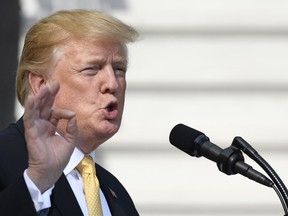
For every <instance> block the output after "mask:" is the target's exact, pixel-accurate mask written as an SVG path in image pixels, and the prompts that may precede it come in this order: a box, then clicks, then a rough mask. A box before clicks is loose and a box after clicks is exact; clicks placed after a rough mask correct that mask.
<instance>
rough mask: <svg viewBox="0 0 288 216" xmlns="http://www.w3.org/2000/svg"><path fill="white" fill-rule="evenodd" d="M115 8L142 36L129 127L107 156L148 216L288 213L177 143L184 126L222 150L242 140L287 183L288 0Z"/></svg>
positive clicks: (207, 0)
mask: <svg viewBox="0 0 288 216" xmlns="http://www.w3.org/2000/svg"><path fill="white" fill-rule="evenodd" d="M88 2H89V1H88ZM97 2H100V3H101V1H97ZM113 2H114V3H115V1H112V0H110V1H106V4H107V5H108V6H107V5H106V6H105V8H104V7H102V9H103V8H104V9H105V10H107V11H108V12H109V13H111V14H112V15H115V16H117V17H118V18H120V19H122V20H123V21H126V22H128V23H130V24H132V25H134V26H135V27H137V28H138V29H139V30H140V32H141V33H142V39H141V40H140V41H139V42H138V43H137V44H134V45H132V46H131V47H130V68H129V71H128V78H127V79H128V91H127V100H126V107H125V113H124V122H123V125H122V128H121V130H120V132H119V133H118V134H117V135H116V136H115V137H114V138H112V139H111V140H110V141H109V142H108V143H106V144H105V145H103V146H101V148H100V149H99V153H98V160H99V161H100V163H102V164H103V165H104V166H105V167H106V168H108V169H109V170H110V171H112V172H113V173H114V174H115V175H116V176H117V177H118V178H119V179H120V180H121V181H122V183H123V184H124V185H125V186H126V187H127V189H128V191H129V192H130V194H131V196H132V197H133V199H134V201H135V204H136V206H137V207H138V209H139V212H140V214H141V215H142V216H161V215H170V216H172V215H173V216H184V215H199V216H200V215H201V216H206V215H207V216H208V215H211V216H212V215H236V216H238V215H239V216H240V215H241V216H243V215H247V216H248V215H249V216H250V215H251V216H252V215H253V216H254V215H267V216H268V215H269V216H270V215H271V216H272V215H284V212H283V209H282V207H281V204H280V201H279V199H278V197H277V195H276V193H275V192H274V191H273V189H271V188H267V187H264V186H262V185H259V184H257V183H254V182H252V181H250V180H248V179H246V178H244V177H242V176H239V175H235V176H227V175H225V174H223V173H221V172H219V171H218V169H217V166H216V164H214V163H213V162H211V161H208V160H207V159H204V158H199V159H196V158H191V157H189V156H188V155H186V154H184V153H182V152H180V151H179V150H177V149H176V148H175V147H173V146H172V145H171V144H169V141H168V137H169V133H170V130H171V129H172V127H173V126H174V125H176V124H177V123H180V122H182V123H185V124H187V125H189V126H191V127H194V128H196V129H198V130H201V131H203V132H205V133H206V135H207V136H209V137H210V139H211V141H213V142H214V143H217V144H218V145H220V146H222V147H223V148H224V147H228V146H229V145H230V144H231V143H232V140H233V138H234V137H235V136H242V137H243V138H244V139H245V140H247V141H248V142H249V143H250V144H251V145H253V146H254V147H255V148H256V149H257V150H258V152H259V153H260V154H261V155H262V156H263V157H264V158H265V159H266V160H267V161H268V162H269V163H270V165H271V166H272V167H273V168H274V169H275V170H276V171H277V173H278V174H279V176H280V177H281V178H282V180H283V181H284V182H288V173H287V171H286V170H287V168H286V164H287V163H288V157H287V153H288V147H287V140H288V133H287V132H286V131H287V124H286V122H287V120H288V112H287V110H288V87H287V86H288V85H287V84H288V73H287V71H288V63H287V60H286V59H287V57H288V49H287V48H288V13H287V9H288V2H287V1H284V0H282V1H281V0H279V1H272V0H261V1H260V0H241V1H240V0H234V1H228V0H201V1H200V0H181V1H171V0H153V1H152V0H145V1H144V0H138V1H132V0H126V1H121V2H122V3H123V5H124V6H123V7H120V9H119V8H118V9H115V8H113V7H112V6H113V4H112V3H113ZM94 3H95V2H94ZM102 3H103V2H102ZM109 4H110V7H109ZM99 7H100V9H101V4H100V6H99ZM245 158H246V160H247V163H249V164H250V165H252V166H253V167H254V168H256V169H258V170H259V171H262V170H261V168H259V167H258V166H257V165H256V164H255V163H254V162H253V161H251V160H249V159H248V157H247V156H245ZM262 172H263V171H262Z"/></svg>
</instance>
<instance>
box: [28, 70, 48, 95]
mask: <svg viewBox="0 0 288 216" xmlns="http://www.w3.org/2000/svg"><path fill="white" fill-rule="evenodd" d="M45 83H46V81H45V80H44V78H43V76H42V75H40V74H35V73H32V72H30V73H29V84H30V87H31V89H32V92H33V94H34V95H35V94H37V93H38V92H39V91H40V89H41V87H43V86H44V85H45Z"/></svg>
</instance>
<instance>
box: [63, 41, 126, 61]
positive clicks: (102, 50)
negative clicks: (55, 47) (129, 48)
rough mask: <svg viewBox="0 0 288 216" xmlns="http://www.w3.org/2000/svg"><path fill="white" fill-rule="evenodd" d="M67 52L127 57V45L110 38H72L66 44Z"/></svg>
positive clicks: (65, 51)
mask: <svg viewBox="0 0 288 216" xmlns="http://www.w3.org/2000/svg"><path fill="white" fill-rule="evenodd" d="M64 53H65V54H68V55H69V54H72V55H75V54H82V55H95V56H102V55H103V56H105V55H113V56H114V57H117V58H119V57H121V58H123V57H125V58H126V55H127V53H126V46H125V45H123V44H122V43H120V42H118V41H115V40H109V39H106V40H104V39H102V40H84V39H82V40H71V41H68V42H67V43H66V44H65V45H64Z"/></svg>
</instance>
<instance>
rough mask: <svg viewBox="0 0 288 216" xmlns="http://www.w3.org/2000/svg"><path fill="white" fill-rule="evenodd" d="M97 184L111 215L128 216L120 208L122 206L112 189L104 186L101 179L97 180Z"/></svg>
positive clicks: (106, 185) (104, 183)
mask: <svg viewBox="0 0 288 216" xmlns="http://www.w3.org/2000/svg"><path fill="white" fill-rule="evenodd" d="M98 178H99V177H98ZM99 182H100V187H101V190H102V192H103V193H104V195H105V198H106V201H107V203H108V206H109V209H110V212H111V214H112V215H113V216H128V215H127V214H126V212H125V210H124V209H123V208H122V205H121V204H120V202H119V200H118V197H117V194H116V193H115V191H114V190H113V188H110V187H109V185H108V184H106V182H105V181H103V179H101V177H100V179H99Z"/></svg>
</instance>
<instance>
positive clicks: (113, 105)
mask: <svg viewBox="0 0 288 216" xmlns="http://www.w3.org/2000/svg"><path fill="white" fill-rule="evenodd" d="M105 111H106V112H105V113H106V118H107V119H109V120H112V119H115V118H116V117H117V115H118V103H117V101H113V102H110V103H109V104H108V105H107V106H106V107H105Z"/></svg>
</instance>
